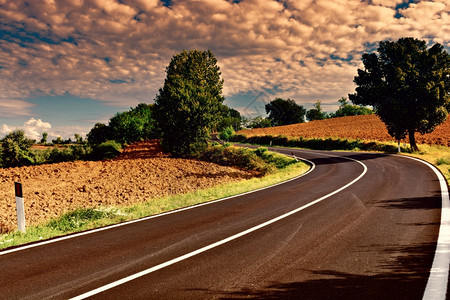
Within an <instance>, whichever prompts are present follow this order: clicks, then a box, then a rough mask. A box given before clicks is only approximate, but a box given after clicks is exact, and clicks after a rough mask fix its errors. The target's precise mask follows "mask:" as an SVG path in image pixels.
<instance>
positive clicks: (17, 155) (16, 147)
mask: <svg viewBox="0 0 450 300" xmlns="http://www.w3.org/2000/svg"><path fill="white" fill-rule="evenodd" d="M1 143H2V147H1V159H2V161H1V163H2V166H3V167H19V166H28V165H32V164H33V163H34V160H33V158H32V157H31V155H30V148H31V146H32V145H33V144H34V140H31V139H28V138H26V137H25V133H24V131H23V130H15V131H13V132H11V133H9V134H7V135H6V136H5V137H4V138H3V139H2V140H1Z"/></svg>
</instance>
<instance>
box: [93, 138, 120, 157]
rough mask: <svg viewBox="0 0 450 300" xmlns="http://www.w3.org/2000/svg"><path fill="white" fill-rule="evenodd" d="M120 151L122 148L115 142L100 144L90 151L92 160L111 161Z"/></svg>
mask: <svg viewBox="0 0 450 300" xmlns="http://www.w3.org/2000/svg"><path fill="white" fill-rule="evenodd" d="M121 151H122V146H121V145H120V144H119V143H118V142H116V141H106V142H104V143H101V144H100V145H98V146H97V147H95V148H94V150H93V151H92V155H91V156H92V158H93V159H94V160H103V159H113V158H115V157H117V156H118V155H119V154H120V152H121Z"/></svg>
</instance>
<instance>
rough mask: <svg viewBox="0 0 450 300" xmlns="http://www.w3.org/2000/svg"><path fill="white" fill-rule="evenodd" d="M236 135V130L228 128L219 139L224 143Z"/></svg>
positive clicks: (220, 134) (221, 133)
mask: <svg viewBox="0 0 450 300" xmlns="http://www.w3.org/2000/svg"><path fill="white" fill-rule="evenodd" d="M233 134H234V130H233V128H232V127H231V126H229V127H226V128H225V129H224V130H223V131H221V132H220V133H219V139H221V140H222V141H228V139H229V138H230V137H231V136H232V135H233Z"/></svg>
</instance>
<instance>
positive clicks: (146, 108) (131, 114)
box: [102, 103, 158, 145]
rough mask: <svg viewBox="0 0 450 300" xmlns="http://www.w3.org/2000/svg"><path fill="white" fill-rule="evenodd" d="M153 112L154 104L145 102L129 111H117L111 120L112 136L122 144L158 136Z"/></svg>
mask: <svg viewBox="0 0 450 300" xmlns="http://www.w3.org/2000/svg"><path fill="white" fill-rule="evenodd" d="M153 114H154V113H153V104H145V103H140V104H138V105H137V106H136V107H134V108H130V110H129V111H125V112H121V113H117V114H116V115H115V116H114V117H112V118H111V119H110V120H109V125H108V126H109V128H110V134H111V136H110V138H111V139H112V140H115V141H117V142H119V143H121V144H122V145H123V144H130V143H133V142H137V141H140V140H147V139H154V138H157V137H158V133H157V129H156V124H155V123H156V121H155V118H154V116H153ZM105 141H106V140H105ZM102 142H104V141H102Z"/></svg>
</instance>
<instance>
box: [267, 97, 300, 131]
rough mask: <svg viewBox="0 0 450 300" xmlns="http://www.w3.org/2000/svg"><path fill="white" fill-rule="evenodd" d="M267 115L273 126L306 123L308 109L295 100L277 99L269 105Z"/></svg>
mask: <svg viewBox="0 0 450 300" xmlns="http://www.w3.org/2000/svg"><path fill="white" fill-rule="evenodd" d="M265 108H266V113H268V114H269V117H268V119H269V120H270V123H271V124H272V126H281V125H289V124H296V123H303V122H305V113H306V109H305V108H304V107H303V106H302V105H298V104H297V103H295V101H294V100H291V99H287V100H285V99H282V98H276V99H275V100H272V101H271V102H269V103H267V104H266V106H265Z"/></svg>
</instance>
